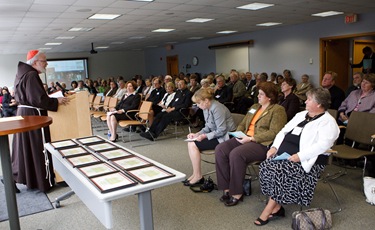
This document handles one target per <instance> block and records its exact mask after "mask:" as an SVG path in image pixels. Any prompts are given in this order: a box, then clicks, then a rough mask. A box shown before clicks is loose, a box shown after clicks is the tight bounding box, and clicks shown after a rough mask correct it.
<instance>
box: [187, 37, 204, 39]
mask: <svg viewBox="0 0 375 230" xmlns="http://www.w3.org/2000/svg"><path fill="white" fill-rule="evenodd" d="M202 38H203V37H190V38H188V39H192V40H198V39H202Z"/></svg>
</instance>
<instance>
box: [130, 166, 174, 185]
mask: <svg viewBox="0 0 375 230" xmlns="http://www.w3.org/2000/svg"><path fill="white" fill-rule="evenodd" d="M127 172H128V173H129V175H131V176H132V177H134V178H136V179H137V180H138V181H139V182H141V183H142V184H145V183H150V182H154V181H157V180H162V179H165V178H169V177H174V176H175V175H174V174H172V173H170V172H167V171H165V170H164V169H161V168H159V167H157V166H155V165H152V166H149V167H145V168H139V169H134V170H129V171H127Z"/></svg>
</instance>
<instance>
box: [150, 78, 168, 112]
mask: <svg viewBox="0 0 375 230" xmlns="http://www.w3.org/2000/svg"><path fill="white" fill-rule="evenodd" d="M153 83H154V89H153V90H152V91H151V94H150V96H149V97H148V98H147V101H151V102H152V110H153V114H154V115H155V116H156V115H157V114H158V113H160V112H161V110H162V108H161V107H160V106H158V103H159V102H160V101H161V100H162V98H163V97H164V94H165V89H164V88H163V87H161V83H162V81H161V80H160V79H159V78H155V79H154V81H153ZM172 84H173V83H172ZM167 85H168V84H167Z"/></svg>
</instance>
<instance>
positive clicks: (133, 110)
mask: <svg viewBox="0 0 375 230" xmlns="http://www.w3.org/2000/svg"><path fill="white" fill-rule="evenodd" d="M137 112H139V110H138V109H131V110H128V111H126V113H125V115H126V116H127V117H128V118H129V120H134V119H133V118H132V117H130V115H129V113H137Z"/></svg>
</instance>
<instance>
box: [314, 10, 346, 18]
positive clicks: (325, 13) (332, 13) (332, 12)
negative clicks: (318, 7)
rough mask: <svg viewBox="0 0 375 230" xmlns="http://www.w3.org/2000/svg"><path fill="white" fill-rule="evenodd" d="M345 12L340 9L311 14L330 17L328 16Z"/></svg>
mask: <svg viewBox="0 0 375 230" xmlns="http://www.w3.org/2000/svg"><path fill="white" fill-rule="evenodd" d="M343 13H344V12H338V11H326V12H321V13H317V14H312V15H311V16H317V17H328V16H333V15H338V14H343Z"/></svg>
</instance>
